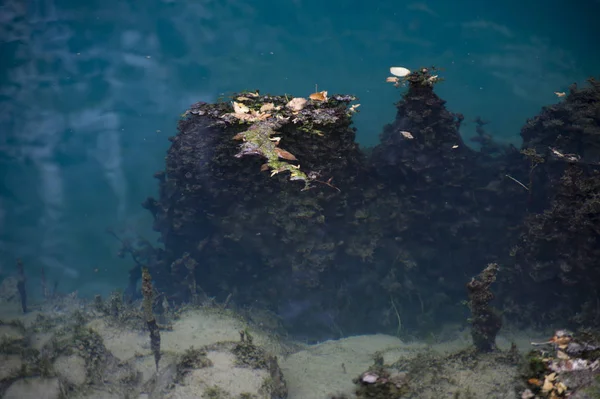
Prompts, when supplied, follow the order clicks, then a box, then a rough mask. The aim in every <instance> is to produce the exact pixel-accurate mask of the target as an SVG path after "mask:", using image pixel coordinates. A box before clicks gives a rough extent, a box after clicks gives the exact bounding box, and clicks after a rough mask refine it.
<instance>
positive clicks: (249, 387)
mask: <svg viewBox="0 0 600 399" xmlns="http://www.w3.org/2000/svg"><path fill="white" fill-rule="evenodd" d="M207 357H208V358H209V359H210V360H211V361H212V363H213V365H212V367H206V368H202V369H197V370H192V371H191V372H190V373H188V374H187V375H186V376H185V377H184V380H183V384H182V385H177V386H176V387H175V389H174V390H173V391H172V392H169V394H168V395H167V396H166V397H165V399H187V398H201V397H204V396H202V395H203V394H206V393H207V392H208V390H211V389H212V390H219V389H221V390H223V391H225V392H228V393H229V395H231V396H229V397H233V398H236V397H240V395H241V394H242V393H246V394H248V393H250V394H254V395H256V394H258V393H259V392H261V386H262V384H263V382H264V381H265V380H266V379H267V378H268V377H269V373H268V372H267V371H266V370H256V369H251V368H245V367H244V368H243V367H236V365H235V356H234V355H232V354H231V353H227V352H216V351H211V352H208V353H207Z"/></svg>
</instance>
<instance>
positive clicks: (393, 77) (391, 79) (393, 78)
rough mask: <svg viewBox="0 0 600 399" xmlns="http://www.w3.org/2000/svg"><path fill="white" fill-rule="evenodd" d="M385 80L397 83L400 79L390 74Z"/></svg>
mask: <svg viewBox="0 0 600 399" xmlns="http://www.w3.org/2000/svg"><path fill="white" fill-rule="evenodd" d="M385 81H386V82H388V83H398V82H399V81H400V79H398V77H397V76H390V77H388V78H386V79H385Z"/></svg>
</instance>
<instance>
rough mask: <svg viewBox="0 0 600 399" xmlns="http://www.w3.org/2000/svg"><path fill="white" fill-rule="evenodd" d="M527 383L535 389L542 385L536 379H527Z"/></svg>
mask: <svg viewBox="0 0 600 399" xmlns="http://www.w3.org/2000/svg"><path fill="white" fill-rule="evenodd" d="M527 383H528V384H529V385H535V386H536V387H539V386H541V385H542V381H540V380H539V379H537V378H530V379H528V380H527Z"/></svg>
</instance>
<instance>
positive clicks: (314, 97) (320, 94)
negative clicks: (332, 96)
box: [309, 91, 327, 101]
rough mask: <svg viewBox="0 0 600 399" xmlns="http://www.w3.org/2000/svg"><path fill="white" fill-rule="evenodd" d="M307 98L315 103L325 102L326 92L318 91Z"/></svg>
mask: <svg viewBox="0 0 600 399" xmlns="http://www.w3.org/2000/svg"><path fill="white" fill-rule="evenodd" d="M309 97H310V99H311V100H315V101H327V91H319V92H316V93H313V94H311V95H310V96H309Z"/></svg>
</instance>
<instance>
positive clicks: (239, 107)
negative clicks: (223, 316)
mask: <svg viewBox="0 0 600 399" xmlns="http://www.w3.org/2000/svg"><path fill="white" fill-rule="evenodd" d="M233 111H234V112H235V113H236V114H245V113H248V112H249V111H250V108H248V107H246V106H245V105H244V104H242V103H237V102H235V101H234V102H233Z"/></svg>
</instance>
